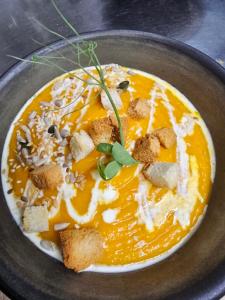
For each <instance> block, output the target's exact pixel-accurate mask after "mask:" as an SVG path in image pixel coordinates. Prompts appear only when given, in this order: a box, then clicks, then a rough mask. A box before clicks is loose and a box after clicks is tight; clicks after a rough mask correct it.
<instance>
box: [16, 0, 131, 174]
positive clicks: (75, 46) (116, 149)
mask: <svg viewBox="0 0 225 300" xmlns="http://www.w3.org/2000/svg"><path fill="white" fill-rule="evenodd" d="M51 2H52V5H53V6H54V8H55V9H56V11H57V13H58V14H59V16H60V17H61V18H62V20H63V21H64V22H65V24H66V25H67V26H68V27H69V28H70V29H71V30H72V32H73V33H74V34H75V35H76V36H77V37H79V41H77V42H75V43H73V42H71V41H70V40H69V39H67V38H66V37H64V36H63V35H61V34H59V33H57V32H55V31H53V30H52V29H49V28H48V27H46V26H45V25H43V24H42V23H40V22H39V21H37V20H34V21H35V22H37V23H38V24H39V25H40V26H41V27H42V28H44V29H45V30H47V31H48V32H50V33H52V34H54V35H55V36H57V37H59V38H61V39H63V40H65V41H66V42H67V44H68V45H69V46H70V47H71V51H72V52H73V54H74V56H75V59H74V60H72V59H70V58H68V57H65V56H63V55H62V54H61V53H60V52H59V51H55V52H56V53H57V55H56V56H51V55H48V56H44V55H41V56H39V55H33V56H32V58H31V60H29V59H22V58H19V57H16V56H11V57H13V58H16V59H18V60H20V61H25V62H29V63H32V64H40V65H44V66H48V67H53V68H56V69H58V70H60V71H62V72H64V73H69V74H70V75H71V76H72V77H74V78H76V79H78V80H81V81H82V82H83V83H84V85H85V88H84V91H85V89H86V87H87V86H88V85H94V86H98V87H99V88H100V90H103V91H105V93H106V95H107V97H108V99H109V102H110V103H111V105H112V108H113V111H114V114H115V117H116V120H117V122H118V128H119V134H120V143H118V142H115V143H114V144H105V143H101V144H99V145H97V150H98V151H99V152H101V153H104V154H107V155H108V156H110V157H111V160H110V162H108V163H107V164H105V163H104V162H103V160H102V159H100V160H99V161H98V171H99V174H100V176H101V177H102V178H103V179H104V180H109V179H111V178H113V177H114V176H115V175H116V174H117V173H118V172H119V171H120V169H121V168H122V166H129V165H132V164H135V163H137V161H136V160H135V159H133V157H132V156H131V155H130V154H129V152H128V151H127V150H126V149H125V141H124V135H123V128H122V122H121V118H120V116H119V112H118V110H117V107H116V105H115V103H114V101H113V98H112V96H111V95H110V92H109V89H108V87H107V85H106V82H105V79H104V71H103V69H102V66H101V64H100V62H99V59H98V57H97V54H96V52H95V49H96V48H97V42H95V41H88V40H84V39H83V38H82V37H81V36H80V34H79V33H78V32H77V30H76V29H75V28H74V26H73V25H72V24H71V23H70V22H69V21H68V20H67V19H66V18H65V16H64V15H63V14H62V12H61V11H60V10H59V8H58V7H57V5H56V3H55V1H54V0H51ZM34 41H35V40H34ZM36 42H37V41H36ZM37 43H38V44H42V43H40V42H37ZM42 45H43V44H42ZM43 46H46V45H43ZM47 48H48V49H50V50H52V48H51V46H47ZM82 58H86V59H88V62H89V63H88V67H89V66H94V68H95V70H96V71H97V76H96V75H94V74H93V73H91V72H89V70H87V67H84V66H83V65H82V64H81V60H82ZM60 60H64V61H66V62H69V63H71V64H73V65H74V66H76V67H77V68H80V69H81V70H82V71H83V72H84V74H86V75H88V78H89V79H84V78H83V77H82V76H79V75H77V74H74V73H71V72H70V71H68V70H66V69H65V68H63V67H61V66H60V65H59V64H58V63H57V61H60ZM90 79H91V80H90ZM128 85H129V81H123V82H122V83H121V84H120V85H119V86H118V88H119V89H122V90H126V89H127V88H128ZM80 96H82V95H79V97H76V99H75V100H74V101H73V102H72V103H74V102H76V101H77V100H78V99H79V98H80ZM72 103H70V104H72ZM70 104H69V105H70ZM69 105H66V106H64V107H61V108H60V109H63V108H65V107H67V106H69ZM86 105H88V103H86V104H85V105H83V106H81V107H80V108H79V109H75V110H73V111H71V112H69V113H67V114H65V116H66V115H68V114H71V113H73V112H75V111H78V110H81V109H82V108H84V106H86ZM56 110H59V108H57V109H56Z"/></svg>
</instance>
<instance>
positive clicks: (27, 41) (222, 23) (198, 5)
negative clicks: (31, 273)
mask: <svg viewBox="0 0 225 300" xmlns="http://www.w3.org/2000/svg"><path fill="white" fill-rule="evenodd" d="M56 3H57V4H58V6H59V8H60V10H61V11H62V12H63V14H64V15H66V16H67V17H68V18H69V20H71V21H72V23H73V24H74V25H75V26H76V28H77V30H78V31H79V32H80V33H83V32H90V31H96V30H106V29H134V30H143V31H148V32H153V33H158V34H161V35H165V36H168V37H172V38H175V39H178V40H181V41H183V42H185V43H187V44H190V45H191V46H194V47H196V48H198V49H200V50H201V51H203V52H204V53H206V54H208V55H209V56H211V57H212V58H214V59H216V60H218V61H219V62H221V63H222V64H223V61H224V60H225V1H224V0H186V1H185V0H149V1H148V0H56ZM35 19H37V20H39V21H40V22H42V23H43V24H45V25H46V26H48V27H50V28H52V29H53V30H55V31H58V32H59V33H61V34H63V35H65V36H70V35H71V32H70V30H69V29H68V28H66V26H65V25H64V24H63V22H62V20H61V19H60V17H59V16H58V15H57V13H56V11H55V9H54V8H53V6H52V4H51V1H50V0H0V74H2V73H4V72H5V71H6V70H7V69H8V68H9V67H10V66H11V65H12V64H14V63H15V60H13V59H12V58H9V57H7V54H11V55H16V56H19V57H24V56H26V55H27V54H29V53H31V52H32V51H34V50H36V49H38V48H40V45H38V44H37V43H35V42H34V41H33V40H32V39H36V40H38V41H40V42H42V43H44V44H49V43H51V42H53V41H55V40H57V38H56V37H55V36H53V35H52V34H50V33H48V32H46V31H45V30H44V29H43V28H41V27H40V26H38V25H37V22H36V21H35Z"/></svg>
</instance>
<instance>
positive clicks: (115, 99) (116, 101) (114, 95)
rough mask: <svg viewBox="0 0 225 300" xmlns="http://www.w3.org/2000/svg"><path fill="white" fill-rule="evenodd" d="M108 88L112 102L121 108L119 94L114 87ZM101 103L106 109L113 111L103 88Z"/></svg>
mask: <svg viewBox="0 0 225 300" xmlns="http://www.w3.org/2000/svg"><path fill="white" fill-rule="evenodd" d="M108 90H109V93H110V95H111V97H112V99H113V102H114V104H115V106H116V108H121V107H122V101H121V98H120V94H119V93H118V91H117V90H116V89H115V88H108ZM101 103H102V106H103V107H104V108H105V109H106V110H111V111H113V107H112V104H111V102H110V101H109V98H108V96H107V95H106V92H105V91H104V90H102V92H101Z"/></svg>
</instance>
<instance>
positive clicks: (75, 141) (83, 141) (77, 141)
mask: <svg viewBox="0 0 225 300" xmlns="http://www.w3.org/2000/svg"><path fill="white" fill-rule="evenodd" d="M94 148H95V145H94V143H93V141H92V139H91V138H90V136H89V135H88V134H87V132H86V131H84V130H81V131H80V132H75V133H74V135H73V136H72V138H71V140H70V150H71V153H72V156H73V158H74V159H75V160H76V161H79V160H81V159H83V158H85V157H86V156H87V155H88V154H89V153H91V152H92V151H93V150H94Z"/></svg>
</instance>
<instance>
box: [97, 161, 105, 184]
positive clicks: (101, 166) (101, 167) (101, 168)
mask: <svg viewBox="0 0 225 300" xmlns="http://www.w3.org/2000/svg"><path fill="white" fill-rule="evenodd" d="M97 167H98V173H99V175H100V176H101V177H102V179H104V180H107V179H106V177H105V174H104V171H105V165H104V163H103V162H102V159H99V161H98V163H97Z"/></svg>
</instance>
